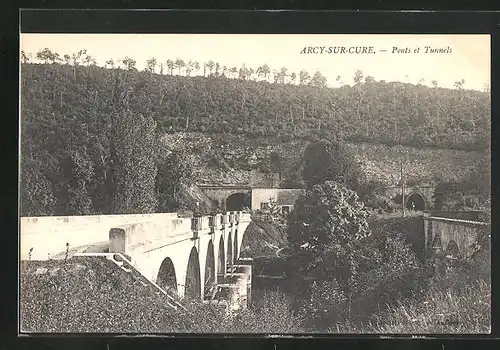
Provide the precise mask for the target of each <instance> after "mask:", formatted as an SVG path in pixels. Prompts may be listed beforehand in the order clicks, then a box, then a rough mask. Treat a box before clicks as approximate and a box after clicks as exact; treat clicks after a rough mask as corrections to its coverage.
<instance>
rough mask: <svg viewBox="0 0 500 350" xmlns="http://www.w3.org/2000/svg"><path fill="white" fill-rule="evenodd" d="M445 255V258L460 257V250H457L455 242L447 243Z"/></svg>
mask: <svg viewBox="0 0 500 350" xmlns="http://www.w3.org/2000/svg"><path fill="white" fill-rule="evenodd" d="M446 255H447V256H451V257H453V258H459V257H460V250H459V249H458V245H457V242H455V241H450V242H449V243H448V247H446Z"/></svg>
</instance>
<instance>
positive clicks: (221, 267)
mask: <svg viewBox="0 0 500 350" xmlns="http://www.w3.org/2000/svg"><path fill="white" fill-rule="evenodd" d="M217 255H218V257H217V275H224V273H226V252H225V249H224V237H223V236H221V237H220V240H219V253H218V254H217Z"/></svg>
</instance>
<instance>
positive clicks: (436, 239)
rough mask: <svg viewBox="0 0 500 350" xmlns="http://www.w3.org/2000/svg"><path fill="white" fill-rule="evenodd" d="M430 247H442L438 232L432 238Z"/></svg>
mask: <svg viewBox="0 0 500 350" xmlns="http://www.w3.org/2000/svg"><path fill="white" fill-rule="evenodd" d="M431 248H432V249H435V250H442V249H443V248H442V244H441V237H440V236H439V234H436V236H435V237H434V240H433V241H432V245H431Z"/></svg>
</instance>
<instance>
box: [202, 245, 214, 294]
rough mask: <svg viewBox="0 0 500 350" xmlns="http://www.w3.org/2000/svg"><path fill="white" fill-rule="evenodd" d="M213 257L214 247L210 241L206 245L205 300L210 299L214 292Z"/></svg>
mask: <svg viewBox="0 0 500 350" xmlns="http://www.w3.org/2000/svg"><path fill="white" fill-rule="evenodd" d="M215 290H216V289H215V257H214V245H213V243H212V240H210V242H209V243H208V249H207V259H206V262H205V289H204V296H205V299H212V298H211V296H212V295H213V293H214V292H215Z"/></svg>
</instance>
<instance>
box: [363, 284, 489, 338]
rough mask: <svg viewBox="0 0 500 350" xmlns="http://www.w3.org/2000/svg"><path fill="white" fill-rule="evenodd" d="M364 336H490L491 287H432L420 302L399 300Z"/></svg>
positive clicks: (377, 317) (375, 317)
mask: <svg viewBox="0 0 500 350" xmlns="http://www.w3.org/2000/svg"><path fill="white" fill-rule="evenodd" d="M362 331H363V332H370V333H372V332H373V333H403V334H404V333H411V334H416V333H489V332H490V331H491V286H490V284H489V283H487V282H485V281H483V280H478V281H476V282H474V283H473V284H471V285H466V286H464V287H463V288H460V289H457V290H456V289H452V288H448V289H444V290H443V289H441V288H438V287H436V286H433V287H431V288H430V289H429V290H428V291H427V292H426V293H425V295H424V296H423V298H421V300H419V301H415V300H413V299H403V300H398V301H397V303H396V304H395V305H393V306H390V307H389V309H388V310H387V311H385V312H383V313H381V314H378V315H375V316H374V317H373V318H372V320H371V321H370V322H369V323H368V325H367V329H365V330H362Z"/></svg>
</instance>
